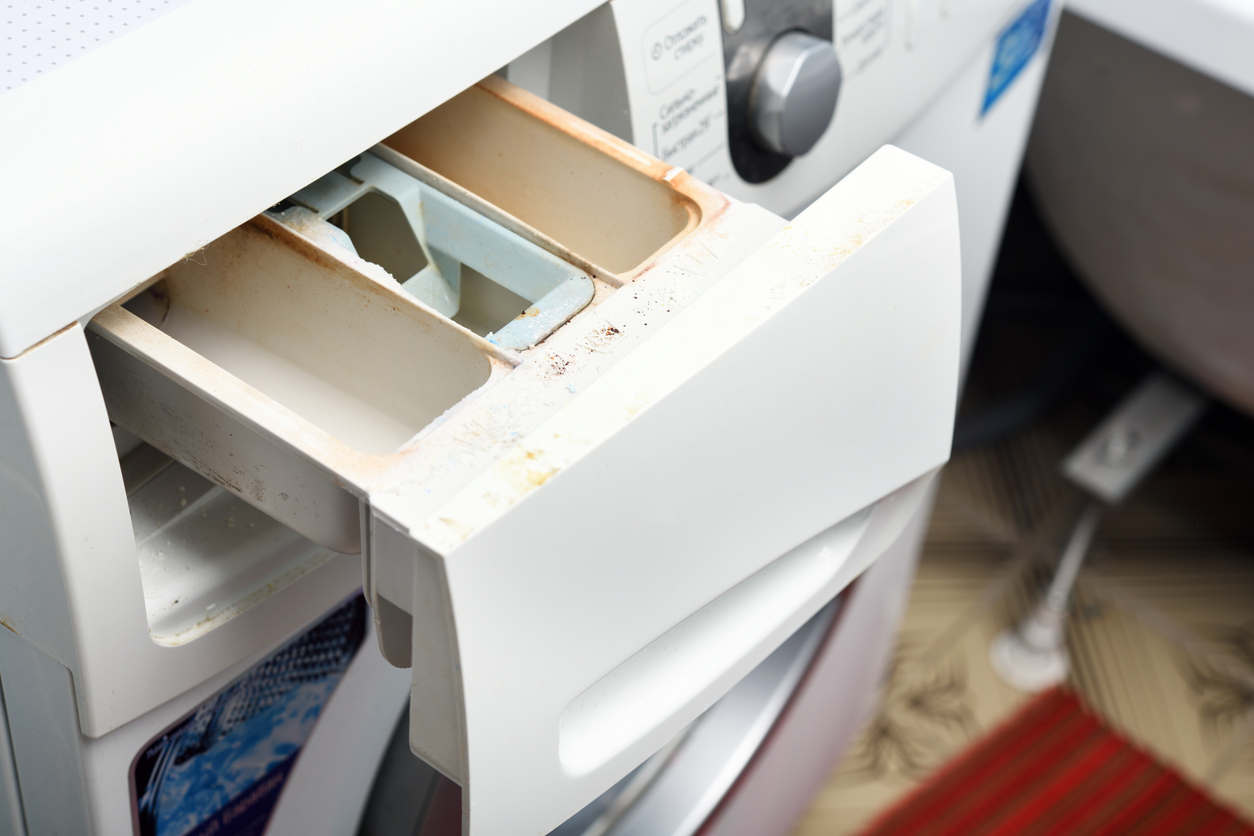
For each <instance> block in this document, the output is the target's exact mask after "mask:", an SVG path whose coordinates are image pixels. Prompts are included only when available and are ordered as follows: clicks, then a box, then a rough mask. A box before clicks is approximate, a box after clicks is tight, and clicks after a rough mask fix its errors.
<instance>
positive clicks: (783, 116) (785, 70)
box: [749, 32, 841, 157]
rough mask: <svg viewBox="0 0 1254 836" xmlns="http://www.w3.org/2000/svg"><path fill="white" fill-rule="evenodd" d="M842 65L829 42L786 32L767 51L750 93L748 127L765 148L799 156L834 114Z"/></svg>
mask: <svg viewBox="0 0 1254 836" xmlns="http://www.w3.org/2000/svg"><path fill="white" fill-rule="evenodd" d="M840 79H841V72H840V61H839V60H837V58H836V49H835V48H834V47H833V46H832V43H831V41H825V40H823V39H822V38H816V37H815V36H813V35H810V34H807V33H805V32H785V33H784V34H783V35H780V36H779V37H778V38H776V39H775V40H774V41H773V42H771V45H770V46H769V47H767V50H766V54H765V55H763V57H762V62H761V63H760V64H759V65H758V69H757V72H756V73H755V74H754V77H753V83H752V86H751V87H750V90H749V124H750V126H751V129H752V132H753V137H754V139H755V140H756V141H757V143H758V144H759V145H761V146H762V147H763V148H766V149H769V150H771V151H774V152H775V153H777V154H783V155H785V156H788V157H798V156H800V155H802V154H804V153H806V152H807V151H809V150H810V149H811V148H813V147H814V144H815V143H816V142H818V141H819V137H820V136H822V135H823V131H825V130H827V126H828V124H830V123H831V121H832V115H833V114H834V113H835V112H836V97H837V96H838V95H839V94H840Z"/></svg>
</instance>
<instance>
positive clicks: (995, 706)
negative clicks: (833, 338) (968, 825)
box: [795, 398, 1254, 836]
mask: <svg viewBox="0 0 1254 836" xmlns="http://www.w3.org/2000/svg"><path fill="white" fill-rule="evenodd" d="M1098 400H1100V399H1098ZM1092 402H1093V399H1092V398H1089V399H1088V401H1087V402H1085V399H1084V398H1079V399H1073V402H1072V403H1070V404H1069V405H1068V406H1067V407H1065V408H1064V409H1062V410H1061V411H1060V412H1058V413H1056V414H1055V415H1054V416H1052V417H1051V418H1050V419H1048V420H1046V421H1043V422H1040V423H1038V425H1036V426H1035V427H1033V428H1031V429H1029V430H1027V431H1025V432H1022V433H1020V434H1018V435H1015V436H1012V437H1011V438H1009V439H1007V440H1005V441H1002V442H999V443H996V444H993V445H989V446H985V447H983V448H979V449H976V450H973V451H970V452H967V453H963V454H960V455H958V456H957V457H955V459H954V461H953V462H952V463H951V464H950V465H949V467H948V468H947V469H946V471H945V473H944V476H943V481H942V486H941V489H940V493H939V498H938V500H937V505H936V509H935V511H934V515H933V519H932V525H931V530H930V533H929V535H928V538H927V543H926V546H925V549H924V554H923V558H922V562H921V565H920V567H919V571H918V576H917V580H916V581H915V584H914V588H913V592H912V596H911V601H910V607H909V611H908V613H907V615H906V618H905V622H904V624H903V627H902V631H901V636H900V642H899V647H898V650H897V655H896V658H895V662H894V665H893V668H892V674H891V677H890V679H889V681H888V682H887V684H886V686H885V687H886V691H885V699H884V701H883V705H882V709H881V710H880V712H879V714H878V715H877V716H876V717H875V718H874V719H873V720H872V722H871V723H870V724H869V726H868V727H867V729H866V730H865V732H864V733H863V735H862V737H861V739H860V740H859V741H858V742H857V743H856V744H855V745H854V747H853V748H852V749H851V753H850V754H849V756H848V757H847V759H846V760H845V762H844V764H843V765H842V766H841V767H840V768H839V769H838V770H837V771H836V772H835V773H834V774H833V775H832V777H831V779H830V781H829V782H828V784H827V787H826V788H825V790H824V791H823V792H822V794H821V795H820V796H819V797H818V798H817V799H816V801H815V803H814V805H813V807H812V809H811V810H810V812H809V814H808V815H807V816H806V818H805V819H804V820H803V821H802V822H801V824H800V825H799V826H798V828H797V829H796V831H795V836H820V834H821V836H838V835H839V834H852V833H857V832H858V831H859V830H860V829H861V828H862V827H863V826H865V825H866V824H867V823H868V822H869V820H870V819H871V818H872V817H873V816H874V815H875V814H876V813H877V812H879V811H881V810H883V809H885V808H886V807H887V806H888V805H890V804H892V803H893V802H894V801H895V800H896V799H897V798H899V797H900V796H901V795H902V794H903V793H904V792H906V791H907V790H909V789H910V788H911V787H913V786H914V785H915V784H917V783H918V782H919V781H920V780H922V779H924V778H925V777H926V776H927V775H928V774H930V772H931V771H932V770H933V769H935V767H936V766H937V765H938V764H941V763H943V762H944V761H945V760H946V759H947V758H948V757H950V756H951V755H953V754H955V753H956V752H957V751H959V750H960V749H962V748H963V747H964V746H965V745H966V744H967V743H968V742H969V741H972V740H973V739H975V738H976V737H978V736H979V735H981V734H982V733H984V732H985V731H987V730H989V729H990V728H991V727H992V726H993V725H994V724H996V723H997V722H998V721H999V720H1001V719H1002V718H1004V717H1006V716H1007V715H1008V714H1009V713H1010V712H1011V711H1013V709H1014V708H1015V707H1016V706H1017V705H1019V704H1020V703H1021V702H1022V701H1023V700H1024V698H1025V695H1023V694H1020V693H1017V692H1015V691H1014V690H1012V689H1011V688H1009V687H1008V686H1006V685H1004V684H1003V683H1002V682H1001V681H1000V680H999V679H998V678H997V677H996V675H995V674H994V673H993V671H992V669H991V668H990V666H989V662H988V645H989V641H990V640H991V639H992V638H993V636H994V635H995V634H996V633H997V632H998V631H999V630H1000V629H1002V628H1003V627H1005V626H1006V625H1008V624H1011V623H1013V622H1014V621H1015V620H1016V619H1017V618H1018V617H1019V616H1020V615H1021V614H1022V613H1023V612H1024V611H1025V610H1026V608H1027V607H1028V606H1029V605H1030V604H1031V603H1032V602H1033V601H1035V598H1036V595H1037V594H1038V592H1039V590H1040V589H1041V588H1042V587H1043V585H1044V583H1045V582H1046V581H1047V579H1048V577H1049V572H1050V567H1051V564H1052V562H1053V561H1054V560H1056V559H1057V554H1058V551H1059V548H1060V545H1061V542H1062V541H1063V540H1064V539H1065V536H1066V533H1067V530H1068V528H1069V526H1070V524H1071V522H1072V521H1073V519H1074V516H1075V514H1076V513H1077V512H1078V510H1079V507H1080V503H1081V501H1082V497H1081V495H1080V493H1079V491H1078V490H1076V489H1074V488H1071V487H1070V486H1069V485H1068V484H1067V483H1066V482H1065V481H1064V480H1063V479H1062V478H1061V477H1060V476H1057V475H1056V473H1057V462H1058V461H1059V460H1060V459H1061V458H1062V457H1063V455H1064V454H1065V453H1066V452H1067V451H1068V450H1069V449H1070V448H1071V446H1072V445H1074V444H1075V443H1076V442H1077V441H1078V440H1079V439H1080V438H1081V437H1082V436H1083V435H1084V433H1085V431H1086V430H1087V429H1088V428H1089V427H1091V426H1092V425H1093V423H1095V421H1096V418H1097V417H1099V416H1100V415H1101V410H1102V409H1104V406H1103V407H1096V406H1094V405H1093V403H1092ZM1251 459H1254V422H1249V421H1247V420H1246V419H1243V418H1240V417H1238V416H1235V415H1233V414H1231V413H1228V412H1226V411H1224V410H1222V409H1221V408H1216V409H1214V410H1213V411H1212V412H1211V413H1209V414H1208V416H1207V417H1206V418H1204V419H1203V421H1202V422H1201V423H1200V424H1199V425H1198V427H1197V428H1196V429H1195V431H1194V432H1193V433H1192V435H1190V436H1189V438H1188V439H1186V441H1185V442H1184V443H1183V444H1182V445H1181V447H1180V448H1179V449H1178V450H1177V451H1176V452H1175V453H1174V454H1173V455H1172V456H1171V457H1170V458H1169V459H1168V460H1167V462H1166V463H1165V464H1164V465H1163V466H1162V467H1161V468H1160V469H1159V471H1158V472H1156V473H1155V474H1154V475H1153V476H1152V477H1151V478H1150V479H1149V480H1148V481H1147V482H1146V483H1145V484H1144V485H1143V486H1142V487H1141V488H1140V489H1139V490H1138V491H1137V492H1136V493H1135V494H1134V495H1133V496H1132V497H1131V498H1130V499H1129V500H1128V501H1127V502H1126V503H1125V505H1123V506H1122V507H1119V508H1117V509H1114V510H1111V511H1109V512H1108V513H1107V514H1106V516H1105V517H1104V518H1103V520H1102V524H1101V527H1100V528H1099V530H1098V534H1097V539H1096V542H1095V546H1094V549H1093V551H1092V552H1091V555H1090V558H1089V561H1088V563H1087V565H1086V567H1085V569H1084V571H1083V572H1082V574H1081V576H1080V580H1079V584H1078V588H1077V591H1076V595H1075V599H1074V606H1073V611H1074V614H1073V617H1072V620H1071V623H1070V627H1069V636H1068V648H1069V650H1070V652H1071V655H1072V660H1073V667H1072V674H1071V678H1070V685H1071V687H1072V688H1074V689H1076V690H1077V691H1079V692H1080V693H1081V694H1082V695H1083V696H1084V698H1085V699H1086V701H1087V702H1088V703H1089V704H1090V705H1091V706H1092V707H1093V708H1095V709H1096V710H1097V711H1098V712H1099V713H1100V714H1102V715H1103V716H1104V717H1106V719H1107V720H1108V721H1109V722H1110V723H1111V724H1113V725H1114V726H1115V727H1116V728H1118V729H1120V730H1121V731H1123V732H1124V733H1125V734H1127V735H1128V736H1129V737H1130V738H1131V739H1132V740H1134V741H1137V742H1139V743H1140V744H1141V745H1143V746H1145V747H1147V748H1148V749H1149V750H1151V751H1152V752H1154V753H1156V754H1157V755H1158V756H1159V757H1160V758H1161V759H1163V760H1164V761H1166V762H1168V763H1170V764H1172V765H1174V766H1176V767H1177V768H1178V769H1179V770H1180V771H1181V772H1182V773H1183V774H1184V775H1186V776H1187V777H1189V778H1191V779H1192V780H1194V781H1195V782H1197V783H1198V784H1200V785H1202V786H1205V787H1207V788H1209V789H1210V791H1211V792H1212V793H1213V794H1214V795H1215V796H1217V797H1218V798H1220V799H1222V800H1224V801H1226V802H1227V803H1228V804H1230V805H1232V806H1233V807H1234V808H1236V809H1237V810H1238V811H1240V812H1241V813H1243V814H1244V815H1245V816H1246V817H1247V818H1248V819H1251V820H1254V468H1251V467H1250V466H1249V462H1250V460H1251Z"/></svg>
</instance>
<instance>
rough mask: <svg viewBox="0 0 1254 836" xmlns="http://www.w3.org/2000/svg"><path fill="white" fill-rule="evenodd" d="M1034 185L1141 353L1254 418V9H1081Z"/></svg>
mask: <svg viewBox="0 0 1254 836" xmlns="http://www.w3.org/2000/svg"><path fill="white" fill-rule="evenodd" d="M1059 32H1060V36H1059V41H1058V46H1059V50H1058V56H1059V60H1058V62H1057V63H1056V64H1055V66H1054V67H1053V68H1052V69H1051V72H1050V74H1049V77H1048V79H1047V81H1046V85H1045V88H1044V91H1043V93H1042V98H1041V105H1042V107H1041V113H1040V119H1039V121H1038V124H1037V125H1036V127H1035V128H1034V129H1033V133H1032V140H1031V143H1030V144H1029V151H1028V172H1029V174H1030V176H1031V182H1032V186H1033V191H1034V193H1035V195H1036V197H1037V202H1038V203H1039V205H1040V208H1041V212H1042V215H1043V217H1044V218H1045V220H1046V222H1047V223H1048V225H1049V227H1050V229H1051V230H1052V231H1053V233H1054V234H1055V237H1056V238H1057V239H1058V241H1059V243H1060V245H1061V247H1062V248H1063V250H1064V251H1065V252H1066V254H1067V256H1068V258H1069V259H1070V260H1071V262H1072V263H1073V264H1074V265H1075V266H1076V270H1077V272H1078V273H1079V275H1080V276H1081V277H1082V278H1083V279H1084V280H1085V281H1086V282H1087V283H1088V284H1089V286H1090V287H1091V288H1092V289H1093V291H1094V293H1095V295H1096V296H1097V297H1098V298H1099V299H1100V300H1101V301H1102V302H1103V303H1104V304H1105V305H1106V306H1107V308H1108V309H1109V310H1110V311H1111V312H1112V313H1113V314H1114V316H1115V317H1116V318H1117V319H1118V320H1119V321H1120V322H1121V323H1122V324H1123V325H1124V326H1125V327H1126V328H1128V330H1129V332H1130V333H1132V334H1133V335H1134V336H1135V337H1136V338H1137V339H1138V340H1139V341H1140V342H1141V343H1142V344H1143V345H1144V346H1146V347H1147V348H1148V349H1149V350H1150V351H1152V352H1153V353H1154V354H1156V355H1157V356H1158V357H1160V358H1161V359H1162V360H1164V361H1165V362H1166V363H1168V364H1169V365H1171V366H1173V367H1174V368H1176V369H1178V370H1179V371H1181V372H1183V373H1184V374H1186V375H1188V376H1189V377H1190V378H1191V379H1193V380H1194V381H1196V382H1197V383H1199V384H1200V385H1202V386H1204V387H1205V388H1206V389H1207V390H1208V391H1210V392H1211V393H1213V394H1215V395H1217V396H1219V397H1221V398H1223V399H1225V400H1226V401H1227V402H1228V403H1230V404H1232V405H1233V406H1235V407H1237V408H1239V409H1242V410H1244V411H1245V412H1247V413H1250V412H1254V368H1252V367H1251V364H1250V362H1249V357H1250V355H1251V352H1252V351H1254V340H1252V339H1251V335H1250V328H1249V322H1250V319H1251V317H1252V316H1254V285H1252V284H1251V282H1250V281H1249V278H1248V277H1249V265H1250V262H1251V260H1252V259H1254V247H1252V246H1251V243H1250V240H1249V238H1250V236H1249V235H1248V234H1246V229H1247V227H1248V225H1249V219H1250V217H1251V216H1252V215H1254V155H1252V154H1251V153H1250V150H1249V141H1248V137H1249V134H1250V131H1251V130H1254V61H1252V60H1251V58H1250V56H1251V54H1252V53H1251V49H1250V44H1251V43H1254V10H1251V9H1250V7H1249V6H1248V5H1246V4H1241V3H1225V2H1205V1H1204V0H1197V2H1185V1H1184V0H1178V1H1177V2H1153V3H1150V2H1147V3H1137V4H1128V3H1118V2H1110V0H1083V2H1076V3H1072V4H1069V12H1068V14H1067V15H1066V17H1065V18H1064V20H1063V23H1062V25H1061V27H1060V30H1059Z"/></svg>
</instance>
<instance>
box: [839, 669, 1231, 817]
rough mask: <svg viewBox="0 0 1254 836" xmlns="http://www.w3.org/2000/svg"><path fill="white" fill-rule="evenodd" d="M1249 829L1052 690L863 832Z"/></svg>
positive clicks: (1067, 696) (1066, 696)
mask: <svg viewBox="0 0 1254 836" xmlns="http://www.w3.org/2000/svg"><path fill="white" fill-rule="evenodd" d="M1055 834H1059V836H1061V834H1066V835H1067V836H1098V834H1100V835H1101V836H1132V834H1135V836H1165V835H1166V834H1189V835H1190V836H1203V834H1204V835H1205V836H1246V835H1247V834H1249V836H1254V828H1251V827H1250V826H1249V825H1247V824H1245V823H1244V822H1243V821H1241V820H1240V819H1238V818H1237V817H1236V816H1235V815H1233V814H1232V813H1231V812H1230V811H1229V810H1227V809H1225V808H1223V807H1221V806H1219V805H1218V804H1216V803H1215V802H1214V801H1212V800H1211V799H1210V797H1209V796H1207V795H1206V794H1205V793H1203V792H1202V791H1200V790H1198V789H1196V788H1195V787H1193V786H1191V785H1190V784H1187V783H1185V781H1184V780H1183V779H1182V778H1181V777H1180V776H1179V775H1177V774H1176V773H1175V772H1173V771H1172V770H1170V769H1168V768H1166V767H1165V766H1162V765H1161V764H1159V763H1158V762H1157V761H1155V760H1154V759H1153V758H1152V757H1150V756H1149V755H1147V754H1146V753H1145V752H1142V751H1141V750H1140V749H1137V748H1135V747H1134V746H1132V744H1130V743H1128V742H1127V741H1126V740H1124V739H1123V738H1122V737H1120V736H1119V735H1117V734H1115V733H1114V732H1112V731H1110V730H1109V729H1107V728H1106V727H1105V726H1103V725H1102V724H1101V723H1100V722H1099V721H1098V720H1097V718H1096V717H1094V716H1093V715H1092V714H1091V713H1090V712H1089V711H1088V709H1086V708H1085V707H1084V706H1083V705H1082V704H1081V703H1080V701H1079V700H1078V699H1076V698H1075V697H1074V696H1073V695H1071V694H1070V693H1068V692H1066V691H1062V690H1058V689H1055V690H1052V691H1049V692H1046V693H1045V694H1042V695H1041V696H1039V697H1037V698H1035V699H1034V700H1032V701H1031V702H1029V703H1028V705H1027V706H1025V707H1024V708H1023V709H1022V710H1020V711H1019V713H1018V714H1016V715H1015V716H1014V717H1012V718H1011V719H1010V720H1009V721H1007V722H1006V723H1005V724H1004V725H1002V726H1001V727H1000V728H998V729H996V730H995V731H993V733H992V734H990V735H989V736H988V737H986V738H984V739H983V740H981V741H980V742H979V743H977V744H976V745H975V746H973V747H972V748H970V749H968V750H967V751H966V752H965V753H963V754H962V755H960V756H959V757H958V759H957V760H955V761H953V762H952V763H950V764H949V765H948V766H946V767H944V768H943V769H942V770H941V771H940V772H939V773H937V774H936V775H934V776H933V777H932V778H931V779H929V780H928V781H927V783H925V784H924V785H923V786H921V787H919V788H918V789H916V790H915V791H914V792H912V793H911V794H910V795H908V796H907V797H906V798H905V799H904V800H903V801H901V802H900V803H898V804H897V806H896V807H894V808H893V809H891V810H889V811H888V812H887V813H886V814H884V815H883V816H881V817H880V819H879V820H878V821H876V822H875V823H874V824H873V825H872V826H871V827H870V828H869V829H868V830H866V831H864V833H863V834H862V836H1054V835H1055Z"/></svg>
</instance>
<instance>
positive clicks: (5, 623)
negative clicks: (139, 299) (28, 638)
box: [0, 615, 21, 636]
mask: <svg viewBox="0 0 1254 836" xmlns="http://www.w3.org/2000/svg"><path fill="white" fill-rule="evenodd" d="M0 627H3V628H4V629H6V630H8V631H9V632H10V633H12V634H13V635H15V636H20V635H21V633H19V632H18V631H17V628H16V627H14V626H13V625H12V624H10V623H9V620H8V619H7V618H5V617H4V616H2V615H0Z"/></svg>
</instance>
